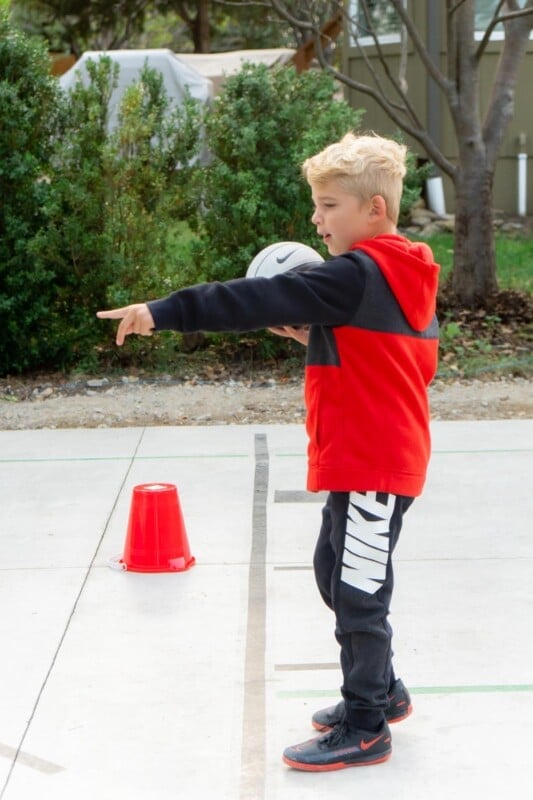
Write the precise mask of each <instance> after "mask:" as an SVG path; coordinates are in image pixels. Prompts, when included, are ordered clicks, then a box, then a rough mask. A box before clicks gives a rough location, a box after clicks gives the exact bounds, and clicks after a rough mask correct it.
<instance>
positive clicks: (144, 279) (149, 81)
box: [34, 57, 200, 368]
mask: <svg viewBox="0 0 533 800" xmlns="http://www.w3.org/2000/svg"><path fill="white" fill-rule="evenodd" d="M88 70H89V77H90V81H89V84H88V85H87V86H85V85H84V84H83V83H82V82H81V80H80V81H78V83H77V85H76V87H75V88H74V90H73V91H72V92H71V93H70V95H69V106H68V107H69V115H68V119H67V120H66V121H65V124H64V128H63V130H62V132H61V137H59V138H58V141H57V146H56V151H55V154H54V160H53V167H54V169H53V174H52V180H51V185H50V194H49V197H48V201H47V205H46V209H45V210H46V214H47V225H46V226H45V227H43V228H42V230H41V232H40V234H39V236H38V237H37V239H36V241H35V243H34V251H35V253H36V255H37V256H38V257H39V260H40V263H41V264H42V265H43V268H50V269H51V268H53V269H55V289H56V294H55V303H54V307H53V310H52V315H51V319H50V329H51V331H52V333H51V335H52V336H53V338H54V341H57V342H58V343H61V348H60V349H58V350H57V351H56V354H55V355H56V364H57V366H72V365H73V364H78V365H80V366H82V367H85V368H89V367H91V366H95V364H96V361H97V359H98V353H99V346H100V345H102V344H103V343H104V342H105V341H109V342H110V341H111V340H110V339H109V338H108V335H109V328H108V327H107V326H105V325H102V324H99V323H97V322H96V320H95V311H96V310H97V309H98V308H102V307H107V306H109V305H111V306H117V305H126V304H128V303H131V302H134V301H138V300H139V298H141V299H142V298H144V297H147V296H157V295H160V294H164V293H165V292H167V291H168V289H169V288H170V287H171V285H173V283H174V282H175V280H176V278H175V275H174V270H175V267H172V265H171V258H170V245H169V242H170V234H171V232H172V229H173V227H174V226H175V224H176V220H177V219H179V217H180V215H182V213H183V211H182V208H181V187H182V186H183V184H184V183H185V182H186V181H187V180H188V177H189V173H190V170H191V167H190V166H189V165H190V163H191V161H192V160H193V159H194V157H195V156H196V155H197V152H198V147H199V132H200V113H199V110H198V106H197V103H196V102H195V101H192V100H191V99H190V98H188V99H187V100H186V101H185V103H184V104H183V106H181V107H180V108H176V109H173V110H170V109H169V99H168V96H167V95H166V92H165V90H164V87H163V79H162V76H161V75H160V74H159V73H156V72H155V71H154V70H152V69H150V68H148V67H147V66H145V67H144V68H143V70H142V71H141V74H140V78H139V81H137V82H136V83H134V84H132V85H131V86H130V87H129V88H128V90H127V91H126V92H125V94H124V97H123V100H122V102H121V107H120V111H119V124H118V127H117V129H116V131H114V132H113V133H111V134H109V133H108V101H109V97H110V95H111V92H112V91H113V89H114V87H115V85H116V81H117V77H118V67H117V66H116V65H114V64H113V62H112V61H111V59H110V58H108V57H102V58H101V59H99V61H98V62H89V64H88ZM177 165H181V168H180V169H178V168H177ZM135 348H137V349H139V348H142V345H141V343H138V344H136V345H134V347H133V349H134V350H135ZM129 352H130V353H131V348H129Z"/></svg>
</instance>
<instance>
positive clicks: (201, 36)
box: [193, 0, 211, 53]
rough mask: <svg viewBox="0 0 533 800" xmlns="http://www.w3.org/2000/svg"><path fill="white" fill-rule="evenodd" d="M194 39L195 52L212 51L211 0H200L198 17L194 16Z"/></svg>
mask: <svg viewBox="0 0 533 800" xmlns="http://www.w3.org/2000/svg"><path fill="white" fill-rule="evenodd" d="M193 41H194V52H195V53H210V52H211V35H210V31H209V0H198V4H197V12H196V17H195V18H194V29H193Z"/></svg>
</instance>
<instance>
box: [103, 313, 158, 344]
mask: <svg viewBox="0 0 533 800" xmlns="http://www.w3.org/2000/svg"><path fill="white" fill-rule="evenodd" d="M96 316H97V317H98V319H119V320H121V322H120V325H119V326H118V330H117V338H116V342H117V344H118V345H122V344H124V339H125V338H126V336H129V334H130V333H138V334H139V335H140V336H151V335H152V333H153V330H154V327H155V326H154V318H153V317H152V315H151V313H150V309H149V308H148V306H147V305H146V303H135V304H134V305H131V306H124V308H113V309H110V310H109V311H98V312H97V313H96Z"/></svg>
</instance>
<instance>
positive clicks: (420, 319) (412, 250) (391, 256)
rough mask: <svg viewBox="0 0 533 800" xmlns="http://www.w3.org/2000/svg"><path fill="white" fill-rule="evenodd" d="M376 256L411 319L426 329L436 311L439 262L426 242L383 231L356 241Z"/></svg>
mask: <svg viewBox="0 0 533 800" xmlns="http://www.w3.org/2000/svg"><path fill="white" fill-rule="evenodd" d="M352 249H353V250H363V251H364V252H365V253H367V254H368V255H369V256H370V257H371V258H373V259H374V261H375V262H376V264H377V265H378V266H379V268H380V270H381V272H382V273H383V276H384V278H385V279H386V281H387V283H388V284H389V286H390V288H391V290H392V291H393V293H394V296H395V297H396V299H397V301H398V303H399V304H400V306H401V309H402V311H403V313H404V314H405V316H406V318H407V321H408V322H409V324H410V325H411V327H412V328H414V329H415V330H416V331H423V330H425V329H426V328H427V327H428V325H429V323H430V322H431V320H432V319H433V317H434V315H435V308H436V300H437V289H438V283H439V265H438V264H436V263H435V262H434V260H433V253H432V252H431V248H430V247H429V246H428V245H427V244H425V243H424V242H410V241H409V240H408V239H406V238H405V237H403V236H399V235H397V234H383V235H381V236H376V237H375V238H374V239H364V240H362V241H360V242H357V243H356V244H354V246H353V248H352Z"/></svg>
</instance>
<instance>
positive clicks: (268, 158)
mask: <svg viewBox="0 0 533 800" xmlns="http://www.w3.org/2000/svg"><path fill="white" fill-rule="evenodd" d="M361 114H362V112H361V111H354V110H353V109H352V108H350V107H349V106H348V105H347V104H346V103H344V102H342V101H340V102H339V101H337V100H336V99H335V84H334V82H333V80H332V78H331V77H330V76H329V75H327V74H326V73H324V72H316V71H308V72H303V73H301V74H297V73H296V71H295V69H294V68H292V67H274V68H271V69H268V68H267V67H266V66H265V65H259V66H255V65H251V64H244V65H243V68H242V70H241V71H240V72H239V73H238V74H236V75H233V76H231V77H230V78H228V79H227V81H226V83H225V85H224V88H223V91H222V93H221V94H220V95H219V97H218V98H217V99H216V101H215V104H214V107H213V109H212V111H211V113H210V114H209V115H208V117H207V120H206V142H207V147H208V149H209V151H210V152H211V153H212V156H213V160H212V163H211V164H209V165H208V166H207V167H205V168H204V169H203V170H201V171H200V173H199V174H198V175H197V179H198V183H197V196H196V204H197V207H198V209H200V210H201V214H199V215H198V217H197V219H196V228H197V230H198V232H199V243H198V245H197V247H196V248H195V250H194V269H195V273H194V275H192V276H191V277H194V278H195V279H196V280H211V279H217V280H226V279H228V278H233V277H237V276H240V275H243V274H244V272H245V271H246V267H247V265H248V263H249V262H250V261H251V259H252V258H253V256H254V255H255V254H256V253H257V252H258V251H259V250H261V248H262V247H264V246H266V245H268V244H271V243H272V242H275V241H282V240H284V239H287V240H298V241H305V242H309V243H312V242H313V241H316V234H315V231H314V226H313V225H312V224H311V222H310V217H311V204H310V198H309V190H308V188H307V186H306V184H305V182H304V181H303V179H302V178H301V175H300V167H301V163H302V161H303V160H304V159H305V158H306V157H307V156H309V155H311V154H312V153H314V152H316V151H318V150H320V149H322V148H323V147H324V146H326V144H328V143H329V142H331V141H334V140H335V139H337V138H339V137H340V136H342V135H343V134H344V133H346V131H348V130H350V129H353V128H356V127H357V126H358V125H359V122H360V119H361Z"/></svg>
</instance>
